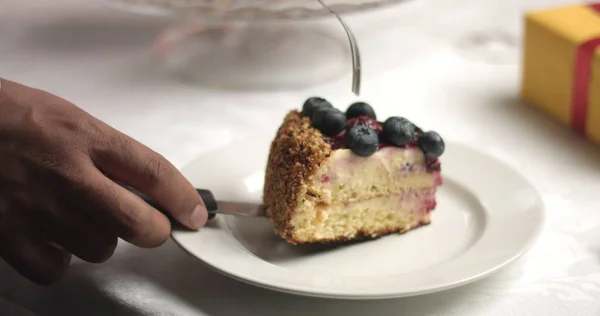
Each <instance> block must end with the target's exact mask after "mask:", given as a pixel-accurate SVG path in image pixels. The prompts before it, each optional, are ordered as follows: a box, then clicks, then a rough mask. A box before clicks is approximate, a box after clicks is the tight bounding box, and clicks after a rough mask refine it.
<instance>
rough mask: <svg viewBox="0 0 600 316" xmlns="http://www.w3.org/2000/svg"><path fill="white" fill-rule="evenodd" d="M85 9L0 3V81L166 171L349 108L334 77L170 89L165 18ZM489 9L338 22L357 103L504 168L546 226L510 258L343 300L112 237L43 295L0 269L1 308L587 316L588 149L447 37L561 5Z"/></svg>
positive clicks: (598, 250) (592, 289)
mask: <svg viewBox="0 0 600 316" xmlns="http://www.w3.org/2000/svg"><path fill="white" fill-rule="evenodd" d="M84 2H85V1H67V0H60V1H59V0H57V1H20V0H0V76H2V77H6V78H9V79H12V80H15V81H20V82H23V83H25V84H28V85H31V86H35V87H38V88H42V89H46V90H49V91H51V92H53V93H55V94H58V95H60V96H62V97H65V98H67V99H69V100H71V101H72V102H74V103H76V104H78V105H79V106H81V107H82V108H84V109H85V110H87V111H89V112H90V113H92V114H93V115H96V116H97V117H99V118H100V119H103V120H105V121H106V122H108V123H109V124H111V125H112V126H114V127H116V128H118V129H120V130H122V131H124V132H125V133H128V134H129V135H131V136H133V137H135V138H137V139H139V140H140V141H142V142H143V143H145V144H147V145H149V146H150V147H152V148H153V149H155V150H157V151H159V152H161V153H162V154H164V155H165V156H166V157H167V158H168V159H170V160H171V161H172V162H174V163H175V164H176V165H177V166H178V167H183V166H185V164H186V163H188V162H190V161H191V160H193V159H194V158H196V157H198V156H199V155H202V154H206V153H208V152H210V151H211V150H215V149H217V148H219V147H221V146H225V145H227V144H228V143H230V142H232V141H235V140H237V139H240V138H243V137H252V135H255V134H259V133H272V132H273V131H274V129H275V128H276V127H277V125H278V124H279V123H280V119H281V117H282V115H283V114H284V113H285V112H286V111H287V110H288V109H289V108H291V107H296V106H298V105H299V104H301V102H302V101H303V100H304V99H305V98H306V97H307V96H309V95H322V96H325V97H327V98H329V99H331V100H332V101H334V102H335V103H339V104H348V102H350V101H352V100H353V98H352V96H351V95H350V93H349V90H350V89H349V83H350V81H349V73H348V74H346V75H343V76H341V77H336V78H333V79H331V80H329V81H325V82H322V83H319V84H316V85H314V86H311V87H305V88H299V89H292V88H289V89H283V90H281V89H280V90H278V91H268V90H264V89H263V90H253V89H246V90H244V89H217V88H208V87H203V86H201V85H194V84H183V83H181V82H180V81H177V80H173V79H172V78H171V77H169V76H165V75H162V74H159V72H157V71H156V67H155V66H156V65H155V64H153V63H152V62H151V59H150V46H151V43H152V40H153V38H154V36H155V35H156V34H157V32H159V31H160V30H161V29H162V28H164V27H166V26H168V25H169V21H168V20H167V19H163V18H158V17H145V16H138V15H133V14H129V13H120V12H116V11H113V10H111V9H108V8H106V7H103V6H100V5H98V3H97V2H95V1H88V3H84ZM494 2H500V1H491V0H490V1H472V0H471V1H469V0H461V1H459V0H456V1H433V0H431V1H428V0H418V1H415V2H413V3H411V4H407V5H406V6H403V7H397V8H392V9H389V10H386V11H381V12H373V13H369V14H366V15H358V16H352V17H349V18H348V22H349V23H350V24H351V25H352V26H353V28H354V29H355V32H356V34H357V37H358V39H359V41H360V43H361V48H362V51H363V58H364V60H363V62H364V67H365V68H364V69H365V77H364V86H363V95H362V96H361V98H363V99H365V100H368V101H369V102H371V103H372V104H374V105H376V107H377V111H378V112H379V114H380V116H382V117H384V116H389V115H393V114H396V115H398V114H400V115H405V116H407V117H411V118H414V120H416V121H419V122H422V123H421V124H422V125H427V126H435V127H436V129H437V130H438V131H439V132H440V133H441V134H442V135H444V136H445V137H446V138H448V139H453V140H460V141H462V142H465V143H468V144H470V145H473V146H476V147H478V148H480V149H481V150H483V151H485V152H487V153H489V154H491V155H493V156H495V157H496V158H498V159H500V160H502V161H504V162H506V163H507V164H509V165H512V166H514V167H516V168H518V169H519V170H520V171H521V172H522V173H523V174H524V175H525V176H526V177H527V178H528V179H530V180H531V181H532V183H533V184H534V185H535V186H536V187H537V188H538V189H539V190H540V192H541V193H542V195H543V198H544V201H545V203H546V206H547V216H548V221H547V225H546V228H545V230H544V232H543V234H542V236H541V237H540V239H539V242H538V243H537V244H536V245H535V247H534V248H533V249H532V250H531V251H530V252H529V253H528V254H527V255H526V256H525V257H523V258H522V259H521V260H519V261H518V262H516V263H514V264H512V265H511V266H510V267H508V268H506V269H504V270H502V271H501V272H499V273H497V274H495V275H494V276H492V277H490V278H487V279H485V280H482V281H480V282H476V283H474V284H471V285H467V286H463V287H460V288H457V289H453V290H449V291H444V292H441V293H436V294H430V295H425V296H419V297H412V298H404V299H394V300H384V301H366V302H352V301H338V300H325V299H314V298H305V297H297V296H293V295H288V294H281V293H276V292H272V291H269V290H263V289H260V288H256V287H253V286H250V285H246V284H243V283H241V282H238V281H235V280H231V279H229V278H227V277H224V276H222V275H220V274H218V273H215V272H213V271H211V270H209V269H207V268H206V267H204V266H203V265H202V264H200V263H199V261H197V260H196V259H194V258H192V257H190V256H189V255H187V254H186V253H184V252H183V251H182V250H180V249H179V248H177V247H176V246H175V245H174V244H173V243H172V242H170V241H169V242H168V243H166V244H165V245H164V246H162V247H160V248H157V249H152V250H145V249H138V248H135V247H132V246H130V245H128V244H126V243H121V244H120V245H119V247H118V249H117V251H116V253H115V256H114V257H113V258H111V259H110V260H109V261H108V262H106V263H104V264H99V265H94V264H88V263H84V262H81V261H74V262H73V265H72V268H71V269H70V271H69V272H68V275H67V276H66V277H65V278H64V279H63V280H62V281H61V282H60V283H58V284H56V285H55V286H52V287H48V288H44V287H38V286H35V285H33V284H31V283H29V282H27V281H26V280H24V279H23V278H21V277H20V276H18V275H17V274H15V273H14V272H12V271H11V269H9V268H8V267H7V266H6V265H5V264H3V263H0V315H61V316H63V315H117V316H118V315H177V316H183V315H211V316H220V315H282V314H284V315H347V316H350V315H440V316H441V315H453V316H454V315H460V316H492V315H498V316H508V315H547V316H552V315H556V316H564V315H600V213H598V212H599V211H598V210H599V209H600V199H599V198H598V188H599V187H600V186H599V185H600V151H599V150H598V147H597V146H594V145H592V144H590V143H588V142H586V141H585V140H581V139H579V138H577V137H576V136H574V135H573V133H571V132H570V131H569V130H568V129H567V128H565V127H563V126H560V125H558V124H556V123H555V122H554V121H553V120H551V119H549V118H547V117H546V116H545V115H543V114H540V113H539V112H538V111H535V110H533V109H532V108H530V107H528V106H526V105H524V104H522V103H521V102H519V101H518V98H517V95H518V93H517V92H518V87H519V83H520V77H519V75H520V73H519V64H518V59H516V60H512V61H510V60H509V61H508V62H506V61H504V62H502V63H485V62H480V61H477V60H473V59H471V57H472V55H469V54H467V53H466V52H465V51H461V44H460V43H461V38H462V36H464V35H465V34H469V33H468V32H470V31H472V30H473V29H476V28H494V27H495V28H498V29H501V30H504V31H507V32H509V33H512V34H514V35H516V36H517V38H518V36H519V29H520V24H519V19H518V13H519V12H521V11H522V10H524V9H526V8H529V7H544V6H550V5H559V4H565V3H572V2H574V1H550V0H543V1H542V0H539V1H526V3H525V2H517V1H515V2H513V3H510V1H509V2H505V3H507V4H505V5H504V7H502V8H497V7H495V6H494V4H493V3H494ZM492 13H495V14H492ZM322 27H324V28H332V27H333V28H336V27H339V26H337V25H336V24H335V22H331V23H325V24H324V25H322ZM337 30H338V31H339V30H340V29H337ZM339 36H340V39H343V36H344V35H343V33H339ZM216 135H218V136H216ZM490 181H493V179H490ZM279 309H281V310H279Z"/></svg>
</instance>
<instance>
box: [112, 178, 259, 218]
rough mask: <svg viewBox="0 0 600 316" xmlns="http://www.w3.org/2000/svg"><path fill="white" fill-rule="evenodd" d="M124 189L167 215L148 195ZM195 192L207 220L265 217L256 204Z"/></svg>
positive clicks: (208, 191)
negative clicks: (201, 202)
mask: <svg viewBox="0 0 600 316" xmlns="http://www.w3.org/2000/svg"><path fill="white" fill-rule="evenodd" d="M124 187H125V188H126V189H128V190H129V191H131V192H132V193H134V194H135V195H137V196H139V197H140V198H142V199H143V200H144V201H145V202H146V203H148V204H149V205H150V206H152V207H154V208H155V209H157V210H158V211H160V212H162V213H163V214H167V215H168V214H169V213H168V212H167V210H165V208H164V207H162V206H160V205H159V204H158V203H157V202H156V201H154V200H153V199H152V198H151V197H149V196H148V195H146V194H144V193H142V192H139V191H137V190H135V189H133V188H131V187H128V186H124ZM196 192H198V194H199V195H200V197H201V198H202V200H203V201H204V205H205V206H206V210H207V211H208V219H212V218H214V217H215V216H216V215H217V214H229V215H238V216H252V217H265V216H266V213H265V206H264V205H263V204H258V203H245V202H235V201H220V200H217V199H215V196H214V195H213V194H212V192H211V191H210V190H206V189H196Z"/></svg>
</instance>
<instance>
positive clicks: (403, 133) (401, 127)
mask: <svg viewBox="0 0 600 316" xmlns="http://www.w3.org/2000/svg"><path fill="white" fill-rule="evenodd" d="M383 135H384V137H385V138H386V139H387V140H388V141H389V142H390V143H392V144H393V145H396V146H404V145H407V144H409V143H410V142H411V141H412V140H413V139H414V137H415V125H414V124H413V123H411V122H410V121H409V120H407V119H405V118H402V117H397V116H393V117H390V118H388V119H387V120H385V122H384V123H383Z"/></svg>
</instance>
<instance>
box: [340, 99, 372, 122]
mask: <svg viewBox="0 0 600 316" xmlns="http://www.w3.org/2000/svg"><path fill="white" fill-rule="evenodd" d="M346 116H347V117H348V118H349V119H351V118H353V117H358V116H368V117H370V118H372V119H374V120H376V119H377V116H376V115H375V111H373V108H372V107H371V106H370V105H368V104H367V103H364V102H356V103H353V104H352V105H350V106H349V107H348V109H347V110H346Z"/></svg>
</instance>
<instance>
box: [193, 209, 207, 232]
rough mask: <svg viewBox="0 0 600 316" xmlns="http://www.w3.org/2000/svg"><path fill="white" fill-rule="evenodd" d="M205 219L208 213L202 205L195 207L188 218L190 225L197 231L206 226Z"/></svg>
mask: <svg viewBox="0 0 600 316" xmlns="http://www.w3.org/2000/svg"><path fill="white" fill-rule="evenodd" d="M207 218H208V212H207V211H206V208H205V207H204V206H202V205H196V207H194V210H193V211H192V215H191V216H190V223H191V225H192V226H193V228H196V229H197V228H200V227H202V226H204V224H206V220H207Z"/></svg>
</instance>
